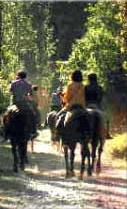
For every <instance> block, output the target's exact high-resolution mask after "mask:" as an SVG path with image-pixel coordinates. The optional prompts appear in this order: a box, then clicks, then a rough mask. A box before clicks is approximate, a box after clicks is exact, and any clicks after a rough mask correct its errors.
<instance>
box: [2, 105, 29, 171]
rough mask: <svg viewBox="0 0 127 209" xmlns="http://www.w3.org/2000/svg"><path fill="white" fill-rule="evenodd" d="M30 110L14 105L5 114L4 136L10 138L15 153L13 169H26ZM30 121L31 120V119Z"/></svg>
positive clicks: (13, 153)
mask: <svg viewBox="0 0 127 209" xmlns="http://www.w3.org/2000/svg"><path fill="white" fill-rule="evenodd" d="M28 114H29V111H25V110H21V109H19V108H17V106H15V105H12V106H11V107H10V108H8V110H7V111H6V112H5V113H4V115H3V125H4V138H5V140H7V139H10V142H11V150H12V155H13V171H14V172H18V161H19V160H20V163H19V164H20V169H21V170H24V169H25V162H26V158H27V142H28V140H29V139H30V138H31V130H32V129H31V124H30V123H28V117H29V115H28ZM29 121H30V120H29Z"/></svg>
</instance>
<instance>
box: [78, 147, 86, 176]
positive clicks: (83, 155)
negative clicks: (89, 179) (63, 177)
mask: <svg viewBox="0 0 127 209" xmlns="http://www.w3.org/2000/svg"><path fill="white" fill-rule="evenodd" d="M84 171H85V152H84V145H83V144H81V167H80V176H79V179H80V180H82V179H83V175H84Z"/></svg>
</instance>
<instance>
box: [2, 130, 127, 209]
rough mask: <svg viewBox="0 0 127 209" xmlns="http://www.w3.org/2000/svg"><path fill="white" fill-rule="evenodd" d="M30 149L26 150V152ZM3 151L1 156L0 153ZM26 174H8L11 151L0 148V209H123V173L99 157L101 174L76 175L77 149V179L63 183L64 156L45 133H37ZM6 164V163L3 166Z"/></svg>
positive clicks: (126, 189)
mask: <svg viewBox="0 0 127 209" xmlns="http://www.w3.org/2000/svg"><path fill="white" fill-rule="evenodd" d="M30 150H31V147H30V146H29V151H30ZM3 151H4V152H3ZM29 155H30V156H29V158H30V165H29V166H27V167H26V169H25V172H19V173H18V174H14V173H13V172H12V171H11V169H10V168H11V160H12V158H10V156H11V153H10V147H9V144H8V143H7V144H6V145H5V146H2V145H1V147H0V159H1V160H0V164H1V166H0V169H1V171H0V209H126V208H127V177H126V174H127V173H126V171H125V170H120V169H116V168H113V167H112V166H111V162H110V160H109V159H108V160H107V159H106V158H105V156H102V159H103V163H102V173H101V174H100V175H99V176H96V175H95V174H94V175H93V176H92V177H87V176H86V175H85V176H84V180H83V181H80V180H78V175H79V166H80V165H79V157H80V153H79V147H78V148H77V149H76V163H75V164H76V165H75V168H76V177H73V178H69V179H65V164H64V158H63V153H62V152H58V151H57V150H55V149H54V148H53V147H52V146H51V144H50V132H49V130H48V129H46V130H43V131H41V132H40V134H39V137H38V138H37V140H36V141H35V143H34V153H31V152H29ZM5 161H6V162H5Z"/></svg>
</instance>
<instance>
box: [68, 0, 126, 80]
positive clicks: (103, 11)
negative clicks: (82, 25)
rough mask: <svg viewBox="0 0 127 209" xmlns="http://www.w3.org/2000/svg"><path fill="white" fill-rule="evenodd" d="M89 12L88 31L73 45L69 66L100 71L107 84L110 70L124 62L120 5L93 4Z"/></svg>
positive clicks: (99, 73)
mask: <svg viewBox="0 0 127 209" xmlns="http://www.w3.org/2000/svg"><path fill="white" fill-rule="evenodd" d="M88 12H89V17H88V21H87V23H86V27H87V32H86V33H85V35H84V36H83V37H82V38H81V39H79V40H77V41H76V43H75V44H74V45H73V49H72V53H71V55H70V57H69V60H68V66H69V68H70V70H72V69H73V70H74V69H81V70H82V71H83V74H84V75H87V74H89V73H90V72H96V73H97V74H98V77H99V80H100V82H101V83H102V84H105V83H106V80H107V74H108V72H110V71H115V70H117V69H119V67H120V65H121V62H123V60H121V46H120V43H119V41H118V37H119V34H120V31H121V28H122V22H121V19H120V17H119V13H120V6H119V4H118V3H115V2H100V3H96V4H95V5H94V6H93V4H89V8H88Z"/></svg>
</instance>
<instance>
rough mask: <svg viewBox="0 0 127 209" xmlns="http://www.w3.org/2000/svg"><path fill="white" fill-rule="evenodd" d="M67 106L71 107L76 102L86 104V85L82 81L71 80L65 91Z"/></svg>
mask: <svg viewBox="0 0 127 209" xmlns="http://www.w3.org/2000/svg"><path fill="white" fill-rule="evenodd" d="M63 100H64V102H65V107H66V108H70V107H72V105H74V104H79V105H81V106H82V107H84V106H85V93H84V85H83V84H82V83H81V82H74V81H73V82H70V83H69V84H68V86H67V88H66V89H65V91H64V98H63Z"/></svg>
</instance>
